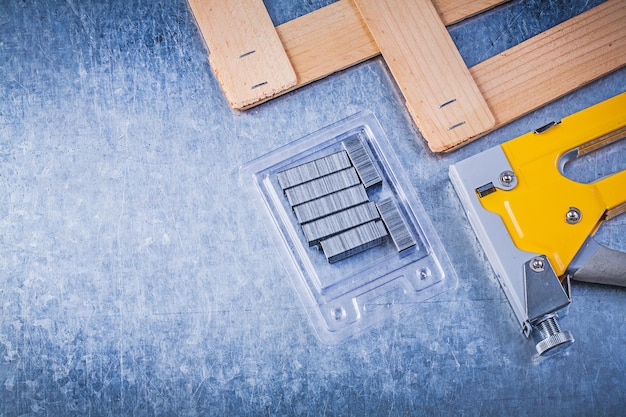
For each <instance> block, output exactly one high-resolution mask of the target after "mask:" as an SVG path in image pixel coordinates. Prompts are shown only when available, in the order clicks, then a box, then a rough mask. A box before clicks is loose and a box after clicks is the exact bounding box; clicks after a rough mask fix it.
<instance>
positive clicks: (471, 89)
mask: <svg viewBox="0 0 626 417" xmlns="http://www.w3.org/2000/svg"><path fill="white" fill-rule="evenodd" d="M355 3H356V5H357V7H358V8H359V11H360V12H361V15H362V16H363V18H364V20H365V22H366V24H367V25H368V27H369V29H370V32H371V33H372V36H373V37H374V39H375V40H376V43H377V44H378V47H379V48H380V50H381V53H382V55H383V57H384V58H385V61H386V63H387V65H388V66H389V69H390V71H391V73H392V74H393V77H394V78H395V80H396V82H397V83H398V86H399V87H400V90H401V91H402V94H403V95H404V98H405V99H406V105H407V107H408V109H409V111H410V112H411V114H412V115H413V119H414V121H415V123H416V124H417V126H418V127H419V129H420V131H421V133H422V135H423V136H424V138H425V139H426V140H427V142H428V146H429V147H430V148H431V149H432V150H433V151H435V152H440V151H444V150H446V149H449V148H451V147H453V146H456V144H458V143H461V142H464V141H467V140H469V139H470V138H472V137H474V136H477V135H480V134H482V133H483V132H486V131H488V130H490V129H491V128H492V127H493V126H494V123H495V119H494V117H493V115H492V114H491V111H490V110H489V107H488V106H487V103H486V102H485V100H484V99H483V96H482V94H481V93H480V91H479V90H478V87H477V86H476V84H475V83H474V80H473V78H472V76H471V74H470V72H469V70H468V69H467V67H466V66H465V63H464V61H463V58H462V57H461V55H460V54H459V51H458V50H457V49H456V46H455V44H454V42H453V41H452V38H450V35H449V33H448V31H447V30H446V28H445V26H444V24H443V23H442V22H441V19H440V18H439V15H438V13H437V10H436V9H435V7H434V6H433V5H432V3H431V2H430V1H419V2H415V1H411V0H405V1H398V0H393V1H392V0H355Z"/></svg>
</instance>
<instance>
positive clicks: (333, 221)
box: [302, 201, 380, 246]
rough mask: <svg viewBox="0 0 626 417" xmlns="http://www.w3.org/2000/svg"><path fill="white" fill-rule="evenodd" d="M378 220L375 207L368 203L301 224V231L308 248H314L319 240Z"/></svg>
mask: <svg viewBox="0 0 626 417" xmlns="http://www.w3.org/2000/svg"><path fill="white" fill-rule="evenodd" d="M379 218H380V216H379V214H378V210H377V209H376V205H375V204H374V203H372V202H371V201H368V202H367V203H364V204H361V205H358V206H355V207H351V208H349V209H346V210H343V211H340V212H338V213H335V214H331V215H330V216H326V217H322V218H321V219H317V220H314V221H312V222H309V223H306V224H303V225H302V231H303V232H304V235H305V236H306V239H307V241H308V243H309V246H315V245H317V244H318V243H320V241H321V240H324V239H326V238H329V237H331V236H334V235H336V234H338V233H341V232H343V231H346V230H348V229H351V228H353V227H356V226H360V225H362V224H363V223H367V222H369V221H372V220H377V219H379Z"/></svg>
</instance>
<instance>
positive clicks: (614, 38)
mask: <svg viewBox="0 0 626 417" xmlns="http://www.w3.org/2000/svg"><path fill="white" fill-rule="evenodd" d="M625 65H626V2H624V1H623V0H608V1H607V2H605V3H602V4H600V5H598V6H596V7H594V8H592V9H590V10H588V11H586V12H584V13H582V14H580V15H578V16H576V17H574V18H572V19H569V20H567V21H565V22H563V23H561V24H560V25H558V26H555V27H553V28H552V29H549V30H547V31H545V32H542V33H540V34H539V35H537V36H534V37H533V38H530V39H529V40H527V41H525V42H522V43H520V44H519V45H517V46H514V47H513V48H511V49H508V50H507V51H504V52H502V53H501V54H499V55H496V56H494V57H492V58H490V59H488V60H487V61H484V62H482V63H480V64H478V65H476V66H474V67H472V68H470V72H471V74H472V76H473V77H474V80H475V81H476V84H477V85H478V87H479V89H480V91H481V92H482V93H483V96H484V97H485V99H486V100H487V102H488V103H489V106H490V107H491V109H492V110H493V112H494V115H495V116H496V127H499V126H502V125H504V124H506V123H509V122H511V121H512V120H514V119H516V118H518V117H521V116H522V115H524V114H527V113H529V112H531V111H533V110H535V109H537V108H539V107H541V106H543V105H544V104H546V103H549V102H550V101H553V100H556V99H557V98H559V97H561V96H563V95H565V94H567V93H569V92H571V91H573V90H575V89H576V88H579V87H581V86H582V85H584V84H587V83H589V82H591V81H593V80H595V79H598V78H599V77H602V76H604V75H606V74H608V73H610V72H612V71H614V70H617V69H619V68H621V67H623V66H625Z"/></svg>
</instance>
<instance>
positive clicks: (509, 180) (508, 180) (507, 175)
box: [500, 171, 515, 187]
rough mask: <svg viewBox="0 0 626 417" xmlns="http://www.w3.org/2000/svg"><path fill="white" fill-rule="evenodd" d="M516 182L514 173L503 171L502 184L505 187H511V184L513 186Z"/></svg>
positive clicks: (501, 174) (501, 175)
mask: <svg viewBox="0 0 626 417" xmlns="http://www.w3.org/2000/svg"><path fill="white" fill-rule="evenodd" d="M514 180H515V174H514V173H513V171H502V172H501V173H500V184H502V185H503V186H505V187H510V186H511V184H513V181H514Z"/></svg>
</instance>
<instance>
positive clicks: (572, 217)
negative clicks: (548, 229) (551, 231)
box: [565, 207, 582, 224]
mask: <svg viewBox="0 0 626 417" xmlns="http://www.w3.org/2000/svg"><path fill="white" fill-rule="evenodd" d="M581 218H582V214H581V212H580V210H578V209H577V208H576V207H570V208H569V210H568V211H567V214H566V215H565V221H566V222H568V223H569V224H576V223H578V222H579V221H580V219H581Z"/></svg>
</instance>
